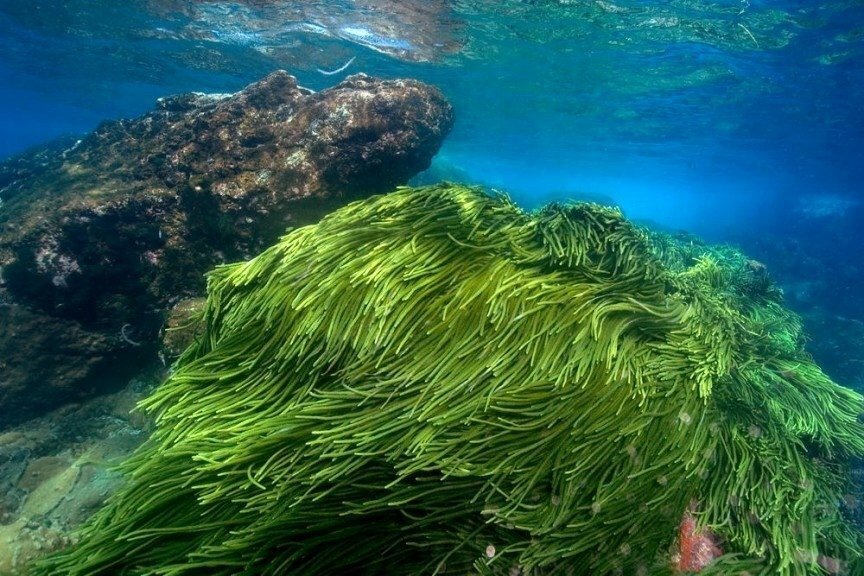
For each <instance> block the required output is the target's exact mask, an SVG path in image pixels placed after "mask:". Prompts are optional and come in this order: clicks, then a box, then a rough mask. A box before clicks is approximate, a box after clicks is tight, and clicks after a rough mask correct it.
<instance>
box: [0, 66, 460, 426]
mask: <svg viewBox="0 0 864 576" xmlns="http://www.w3.org/2000/svg"><path fill="white" fill-rule="evenodd" d="M452 122H453V114H452V109H451V107H450V105H449V104H448V103H447V101H446V100H445V99H444V97H443V95H442V94H441V93H440V92H439V91H438V90H437V89H435V88H433V87H431V86H428V85H425V84H423V83H421V82H416V81H413V80H379V79H375V78H370V77H368V76H365V75H362V74H359V75H355V76H351V77H349V78H347V79H345V80H344V81H342V82H341V83H339V84H338V85H336V86H334V87H332V88H329V89H327V90H322V91H321V92H317V93H313V92H312V91H310V90H307V89H305V88H302V87H300V86H298V85H297V81H296V79H295V78H293V77H292V76H290V75H288V74H287V73H285V72H282V71H277V72H273V73H272V74H270V75H269V76H267V77H266V78H264V79H262V80H260V81H259V82H256V83H254V84H251V85H249V86H247V87H246V88H245V89H243V90H241V91H239V92H237V93H236V94H225V95H205V94H187V95H183V96H176V97H171V98H164V99H162V100H160V101H159V104H158V107H157V109H156V110H154V111H153V112H151V113H149V114H146V115H144V116H143V117H140V118H137V119H133V120H122V121H117V122H110V123H106V124H104V125H102V126H100V127H99V128H98V129H97V130H96V131H95V132H94V133H92V134H90V135H89V136H87V137H85V138H83V139H82V140H81V141H80V142H78V143H77V144H74V145H72V146H70V147H68V148H65V149H57V148H50V149H46V150H44V151H39V152H34V153H31V154H28V155H25V156H23V157H21V158H18V159H13V160H11V161H9V162H8V163H6V164H4V165H0V326H2V327H0V358H2V359H3V362H4V365H3V366H2V367H3V372H2V373H0V428H2V427H4V426H7V425H9V424H11V423H13V422H14V421H17V420H22V419H24V418H27V417H32V416H35V415H38V414H40V413H43V412H44V411H45V410H46V409H48V408H51V407H54V406H57V405H59V404H61V403H63V402H69V401H75V400H78V399H80V398H82V397H85V396H87V395H89V394H92V393H93V392H95V391H98V390H99V389H100V388H102V389H104V388H106V387H108V386H110V385H111V383H113V382H116V381H122V380H123V379H122V378H121V377H119V375H118V374H117V372H118V367H129V368H137V367H140V366H141V364H142V361H143V360H144V359H146V358H152V357H153V355H154V348H155V343H156V336H157V334H158V332H159V328H160V326H161V324H162V321H163V317H164V311H165V310H166V309H167V308H168V307H169V306H170V305H171V303H173V302H174V301H176V300H177V299H178V298H181V297H185V296H190V295H200V294H201V293H203V291H204V280H203V275H204V273H205V272H206V271H207V270H209V269H210V268H212V267H213V266H214V265H216V264H219V263H222V262H225V261H235V260H240V259H244V258H249V257H251V256H252V255H254V254H256V253H258V252H260V251H261V250H262V249H263V248H264V247H266V246H268V245H270V244H272V243H273V242H274V241H275V240H276V239H277V238H278V237H279V235H281V234H282V233H284V231H285V228H286V227H288V226H298V225H304V224H309V223H311V222H314V221H316V220H317V219H319V218H320V217H321V216H323V215H324V214H326V213H327V212H329V211H331V210H333V209H334V208H336V207H338V206H341V205H344V204H346V203H347V202H349V201H351V200H354V199H357V198H361V197H364V196H368V195H371V194H375V193H380V192H385V191H389V190H391V189H392V188H393V187H394V186H396V185H397V184H400V183H404V182H406V181H407V180H408V179H409V178H410V177H411V176H412V175H414V174H415V173H417V172H419V171H421V170H423V169H425V168H426V167H428V165H429V162H430V160H431V158H432V156H433V155H434V154H435V152H436V151H437V150H438V147H439V146H440V144H441V142H442V140H443V138H444V137H445V136H446V134H447V133H448V131H449V130H450V127H451V125H452ZM34 366H35V367H36V368H35V369H34Z"/></svg>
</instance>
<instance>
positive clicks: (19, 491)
mask: <svg viewBox="0 0 864 576" xmlns="http://www.w3.org/2000/svg"><path fill="white" fill-rule="evenodd" d="M163 372H164V368H162V366H161V365H159V366H153V367H151V368H149V369H148V370H146V371H144V372H143V373H142V374H141V375H139V376H137V377H135V378H133V379H131V380H130V381H129V382H128V383H127V384H126V386H125V387H124V388H122V389H121V390H120V391H118V392H115V393H113V394H109V395H106V396H100V397H97V398H92V399H89V400H87V401H85V402H82V403H80V404H74V405H70V406H66V407H64V408H61V409H59V410H56V411H54V412H51V413H49V414H48V415H46V416H43V417H41V418H37V419H34V420H31V421H28V422H26V423H24V424H22V425H20V426H16V427H13V428H11V429H7V430H5V431H3V432H0V575H4V576H5V575H7V574H17V573H20V572H21V570H22V569H23V567H24V566H26V565H27V564H28V563H29V562H31V561H33V560H34V559H35V558H38V557H40V556H42V555H44V554H46V553H47V552H50V551H51V550H55V549H57V548H61V547H63V546H66V545H68V544H69V543H70V542H71V541H72V538H73V537H72V532H73V531H74V530H75V529H76V528H77V527H79V526H80V525H81V524H82V523H83V522H84V521H85V520H86V519H87V518H88V517H89V516H90V515H91V514H92V513H93V512H94V511H95V510H96V509H98V508H99V507H100V506H101V505H102V504H103V502H104V501H105V499H106V498H107V497H108V496H109V495H110V494H111V493H113V492H114V491H115V490H116V489H117V487H118V486H119V485H120V483H121V482H122V478H121V475H120V474H119V473H118V472H116V471H115V470H114V469H113V467H114V466H115V465H117V464H118V463H120V462H122V461H123V460H124V459H125V458H126V457H127V456H128V455H129V454H130V453H131V452H132V451H134V450H135V448H137V447H138V446H139V445H140V444H141V443H142V442H143V441H144V440H145V439H146V438H147V437H148V435H149V432H150V421H149V420H148V419H147V417H146V416H144V415H143V414H141V413H140V412H138V411H135V410H133V408H134V407H135V404H136V403H137V402H138V400H140V399H141V398H142V397H143V396H145V395H146V394H147V393H149V391H150V390H152V388H153V387H154V386H155V385H156V384H158V382H159V381H161V380H162V378H163V377H164V374H163Z"/></svg>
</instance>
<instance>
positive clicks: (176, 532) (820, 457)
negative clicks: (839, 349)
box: [35, 185, 864, 576]
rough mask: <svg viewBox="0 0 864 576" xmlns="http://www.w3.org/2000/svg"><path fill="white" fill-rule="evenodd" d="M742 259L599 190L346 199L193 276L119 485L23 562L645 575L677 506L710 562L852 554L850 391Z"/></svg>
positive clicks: (761, 564) (121, 569)
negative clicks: (708, 547)
mask: <svg viewBox="0 0 864 576" xmlns="http://www.w3.org/2000/svg"><path fill="white" fill-rule="evenodd" d="M760 274H761V272H760V271H757V270H755V268H754V267H753V266H749V265H748V264H747V260H746V258H744V257H743V256H741V255H740V254H738V253H736V252H734V251H731V250H728V249H718V250H713V249H709V248H705V249H700V248H694V247H692V246H687V245H685V244H684V243H680V242H676V241H675V239H673V238H670V237H667V236H655V235H652V234H650V233H648V232H646V231H644V230H641V229H639V228H636V227H634V226H633V225H631V224H630V223H629V222H627V221H626V220H625V219H624V218H623V217H622V216H621V214H620V213H618V212H617V211H615V210H613V209H610V208H604V207H600V206H596V205H592V204H578V205H568V206H549V207H547V208H545V209H543V210H541V211H539V212H536V213H525V212H523V211H521V210H520V209H518V208H517V207H515V206H514V205H513V204H511V203H510V202H509V201H507V200H506V199H503V198H495V197H488V196H485V195H484V194H482V193H481V192H479V191H477V190H474V189H469V188H464V187H459V186H454V185H440V186H436V187H428V188H421V189H407V188H405V189H400V190H398V191H397V192H395V193H392V194H389V195H385V196H380V197H375V198H372V199H369V200H365V201H360V202H356V203H352V204H350V205H348V206H346V207H344V208H342V209H340V210H338V211H336V212H334V213H333V214H331V215H329V216H327V217H325V218H324V219H323V220H322V221H321V222H320V223H318V224H316V225H313V226H308V227H304V228H300V229H297V230H295V231H293V232H291V233H289V234H287V235H286V236H284V237H283V238H282V240H281V241H280V242H279V243H277V244H276V245H274V246H273V247H271V248H269V249H267V250H266V251H264V252H263V253H262V254H260V255H259V256H257V257H256V258H253V259H252V260H250V261H248V262H243V263H239V264H234V265H230V266H223V267H219V268H217V269H216V270H215V271H214V272H212V273H211V275H210V276H209V284H208V301H207V303H206V306H205V308H204V311H203V314H202V319H203V322H204V325H205V328H204V330H203V332H202V333H201V335H200V337H199V339H198V341H197V342H196V343H195V344H194V345H193V346H191V347H190V348H189V349H188V350H187V351H186V352H185V353H184V355H183V356H182V357H181V358H180V360H179V361H178V363H177V365H176V367H175V372H174V373H173V374H172V376H171V377H170V378H169V379H168V380H167V381H166V382H165V383H164V384H163V385H162V386H161V387H160V388H159V389H158V390H157V391H156V392H155V393H154V394H153V396H151V397H150V398H149V399H148V400H146V401H145V403H144V406H145V407H146V409H147V410H148V411H150V412H151V413H152V414H154V415H155V416H156V419H157V429H156V431H155V433H154V435H153V437H152V438H151V439H150V440H149V441H148V442H147V443H146V444H145V445H144V446H143V447H142V448H141V449H140V450H139V451H138V452H137V453H136V454H135V455H134V456H133V457H132V458H131V459H130V461H128V462H127V463H126V464H125V470H126V471H127V473H128V485H127V486H126V487H125V488H124V489H123V490H122V491H121V492H120V493H119V494H118V495H116V496H115V497H114V498H113V499H112V500H111V501H110V502H109V504H108V505H107V507H106V508H104V509H103V510H102V511H101V512H100V513H99V514H97V515H96V516H95V517H94V518H93V519H92V520H91V522H90V523H89V525H88V526H87V527H86V529H85V530H84V531H83V532H82V533H81V534H80V541H79V543H78V544H77V545H76V546H73V547H72V548H70V549H69V550H68V551H65V552H63V553H60V554H58V555H56V556H53V557H51V558H49V559H48V560H47V561H46V563H44V564H43V565H42V566H41V567H40V568H39V569H37V570H36V571H35V573H37V574H46V575H47V574H51V575H85V574H86V575H88V576H89V575H95V574H165V575H167V574H171V575H180V574H203V573H206V574H225V575H227V574H412V575H413V574H466V573H477V574H501V575H510V574H556V575H557V574H612V573H625V574H653V573H657V574H662V573H668V572H670V571H671V570H672V566H673V564H674V563H675V561H676V560H675V558H671V557H670V553H669V550H670V548H672V547H674V546H675V540H676V535H677V534H679V532H680V530H679V524H680V523H681V522H680V521H681V518H682V515H684V514H685V513H686V514H687V515H688V516H685V518H689V519H690V520H689V521H690V525H691V528H692V530H693V531H694V533H695V531H696V530H702V529H703V528H704V529H707V530H710V531H711V532H712V533H713V534H715V535H716V537H717V539H718V540H717V552H718V553H719V550H720V548H722V550H723V555H721V556H720V557H719V558H716V559H714V560H713V562H712V564H711V565H710V566H708V567H707V568H706V571H715V573H718V572H719V573H737V572H734V571H741V570H747V571H749V572H750V573H758V572H764V573H771V574H802V573H814V574H815V573H820V571H821V570H822V568H821V567H820V565H821V564H825V563H827V562H829V561H830V562H834V563H836V565H838V566H839V565H848V564H847V563H851V562H856V561H857V560H858V558H859V556H860V555H861V552H860V550H861V545H862V535H861V534H860V533H859V532H858V531H857V530H856V529H855V528H854V527H852V526H851V525H850V524H849V523H848V522H847V520H846V518H845V517H844V511H843V510H842V509H841V508H840V507H839V506H838V502H841V501H842V498H841V497H842V496H843V495H844V494H846V493H847V491H848V490H849V489H850V486H849V475H848V465H847V460H848V459H849V457H850V456H853V455H861V454H862V453H864V426H862V423H861V421H860V415H861V414H862V410H864V399H862V397H861V396H860V395H858V394H856V393H855V392H852V391H850V390H847V389H845V388H842V387H840V386H837V385H836V384H834V383H833V382H832V381H831V380H830V379H828V378H827V377H826V376H824V374H823V373H822V372H821V371H820V370H819V368H818V367H817V366H816V365H814V364H813V363H812V361H811V360H810V359H809V357H808V356H807V354H806V353H805V352H804V351H803V350H802V347H801V337H800V329H799V326H798V323H797V321H796V319H795V317H794V316H793V315H791V314H790V313H789V312H787V311H785V310H784V309H783V308H782V306H781V305H780V303H779V302H778V300H777V295H776V292H775V291H773V290H771V287H770V285H768V284H766V283H765V282H764V279H763V278H761V277H760ZM681 547H682V543H679V548H681ZM832 565H834V564H832Z"/></svg>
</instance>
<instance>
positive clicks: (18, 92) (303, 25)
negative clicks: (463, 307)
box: [0, 0, 864, 381]
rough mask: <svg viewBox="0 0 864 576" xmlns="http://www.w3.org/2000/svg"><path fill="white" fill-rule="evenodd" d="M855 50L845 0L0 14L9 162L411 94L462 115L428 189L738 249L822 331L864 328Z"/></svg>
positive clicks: (93, 3) (256, 1) (76, 0)
mask: <svg viewBox="0 0 864 576" xmlns="http://www.w3.org/2000/svg"><path fill="white" fill-rule="evenodd" d="M394 14H395V15H394ZM862 48H864V3H862V2H860V1H854V0H845V1H832V2H820V3H817V2H812V1H790V0H785V1H779V0H778V1H776V2H766V1H756V0H751V1H748V0H743V1H741V0H736V1H721V0H717V1H714V2H707V1H701V0H677V1H676V0H667V1H664V2H644V1H635V0H630V1H624V0H621V1H618V2H611V1H606V0H590V1H588V0H586V1H579V0H559V1H554V0H548V1H544V0H531V1H529V0H525V1H515V0H510V1H502V2H491V1H488V0H473V1H469V0H454V1H453V2H447V1H445V0H427V1H426V2H420V1H419V0H416V1H412V0H402V1H401V2H389V1H388V0H356V1H354V2H351V1H349V0H336V1H330V2H312V1H306V2H302V1H301V2H263V1H262V0H247V1H245V2H241V1H235V2H227V1H216V0H193V1H189V2H181V1H179V0H147V1H144V0H139V1H132V2H113V1H107V0H103V1H97V0H67V1H60V0H47V1H43V0H35V1H30V0H0V158H4V157H7V156H9V155H13V154H15V153H17V152H20V151H22V150H24V149H26V148H28V147H30V146H34V145H38V144H40V143H43V142H45V141H47V140H49V139H52V138H55V137H57V136H61V135H66V134H81V133H85V132H87V131H90V130H92V129H93V128H94V127H95V126H96V125H97V124H98V123H99V122H100V121H102V120H106V119H114V118H119V117H131V116H136V115H139V114H141V113H143V112H145V111H147V110H148V109H150V108H151V107H152V105H153V102H154V100H155V99H156V98H157V97H159V96H163V95H166V94H171V93H178V92H185V91H215V92H229V91H234V90H237V89H239V88H241V87H242V86H244V85H245V84H247V83H249V82H251V81H253V80H256V79H257V78H260V77H261V76H262V75H264V74H266V73H267V72H268V71H270V70H272V69H275V68H285V69H287V70H289V71H290V72H291V73H293V74H295V75H297V76H298V78H299V79H300V81H301V83H302V84H304V85H306V86H308V87H310V88H313V89H321V88H324V87H327V86H329V85H332V84H334V83H336V82H338V81H339V80H340V79H341V78H343V77H344V76H345V75H347V74H350V73H354V72H358V71H363V72H367V73H369V74H374V75H379V76H385V77H396V76H412V77H416V78H420V79H423V80H426V81H429V82H432V83H434V84H436V85H438V86H439V87H441V89H442V90H443V91H444V92H445V93H446V94H447V96H448V97H449V98H450V100H451V101H452V102H453V104H454V106H455V108H456V112H457V124H456V127H455V129H454V131H453V133H452V134H451V136H450V137H449V139H448V140H447V142H446V143H445V145H444V147H443V149H442V150H441V153H440V154H439V156H438V158H436V160H435V163H434V165H433V169H432V175H430V176H429V178H435V177H446V178H449V179H458V180H468V181H472V182H479V183H483V184H486V185H488V186H492V187H496V188H499V189H503V190H506V191H507V192H509V193H510V194H511V195H512V196H513V197H514V198H515V199H516V200H517V201H519V202H520V203H522V204H523V205H525V206H526V207H533V206H536V205H538V204H541V203H543V202H547V201H549V200H554V199H567V198H575V197H585V196H587V197H591V198H607V199H610V200H611V201H614V202H616V203H618V204H620V205H621V206H622V208H623V209H624V210H625V212H626V213H627V214H628V215H629V216H631V217H633V218H635V219H638V220H646V221H650V222H653V223H654V224H655V225H657V226H661V227H667V228H673V229H679V228H680V229H686V230H689V231H692V232H695V233H697V234H700V235H702V236H704V237H706V238H708V239H710V240H712V241H731V242H736V243H739V244H741V245H743V246H744V247H745V248H746V249H747V250H748V251H749V252H750V253H751V254H753V256H754V257H755V258H758V259H760V260H763V261H765V262H767V263H768V264H769V269H771V270H772V271H773V272H774V273H775V276H777V277H778V278H779V279H780V280H781V282H784V283H786V284H787V285H788V286H790V287H791V288H792V291H793V292H794V294H792V303H793V304H794V305H796V306H798V307H799V309H801V310H802V311H805V312H806V311H808V310H813V309H818V310H819V311H820V313H823V312H824V314H825V315H826V316H825V317H826V318H828V320H827V321H828V322H829V325H830V321H831V320H830V318H837V317H842V318H845V319H847V320H848V319H852V320H855V321H860V320H864V272H862V268H864V267H862V261H861V249H862V247H864V241H862V233H861V232H860V228H861V226H862V225H864V210H862V205H861V203H862V202H864V190H862V186H861V182H862V176H864V104H862V102H864V58H862V56H864V54H862V52H864V50H862ZM352 57H353V58H355V60H354V61H353V62H352V64H351V65H350V66H349V67H348V68H347V69H346V70H345V72H343V73H340V74H335V75H324V74H322V73H320V72H319V71H318V70H317V69H318V68H321V69H324V70H333V69H336V68H338V67H339V66H340V65H342V64H343V63H344V62H346V61H348V59H349V58H352ZM801 286H805V287H806V289H804V288H801ZM799 289H800V290H799ZM861 334H864V324H862V331H861ZM861 372H862V374H864V365H862V367H861ZM847 378H854V377H851V376H847ZM862 381H864V380H862Z"/></svg>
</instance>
